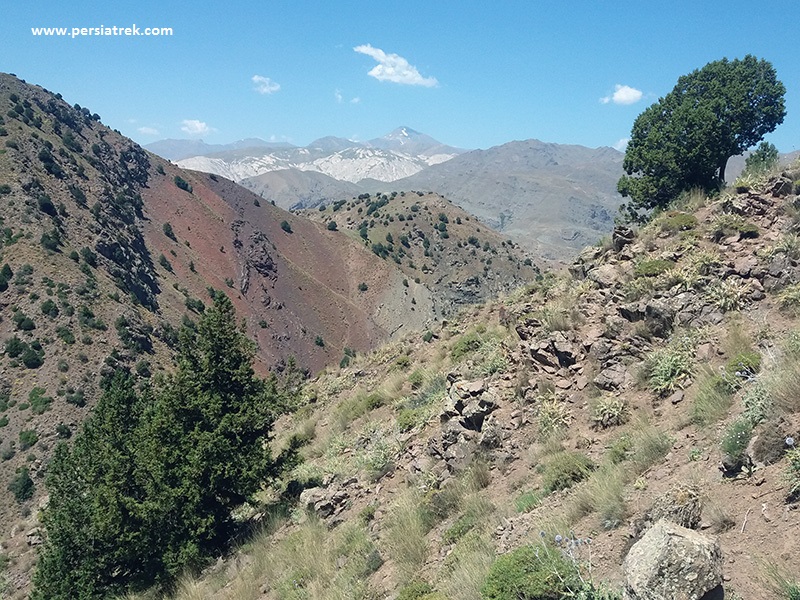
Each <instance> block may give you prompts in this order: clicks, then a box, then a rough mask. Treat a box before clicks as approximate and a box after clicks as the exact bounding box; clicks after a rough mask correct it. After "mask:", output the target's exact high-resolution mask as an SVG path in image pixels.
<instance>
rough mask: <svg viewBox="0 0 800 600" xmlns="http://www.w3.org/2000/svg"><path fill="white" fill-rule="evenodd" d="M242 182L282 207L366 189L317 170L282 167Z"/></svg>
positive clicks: (307, 204) (306, 204)
mask: <svg viewBox="0 0 800 600" xmlns="http://www.w3.org/2000/svg"><path fill="white" fill-rule="evenodd" d="M239 184H240V185H241V186H242V187H245V188H247V189H248V190H250V191H252V192H253V193H255V194H258V195H259V196H261V197H262V198H264V199H265V200H266V201H268V202H275V204H277V205H278V206H280V207H282V208H286V209H289V208H309V207H314V206H318V205H320V204H322V203H325V202H333V201H336V200H340V199H342V198H349V197H352V196H358V195H359V194H361V193H362V192H363V191H364V190H363V188H361V187H359V186H358V185H356V184H354V183H350V182H349V181H339V180H338V179H334V178H333V177H329V176H327V175H324V174H322V173H317V172H316V171H300V170H298V169H281V170H279V171H269V172H267V173H264V174H262V175H257V176H255V177H248V178H247V179H242V180H241V181H240V182H239Z"/></svg>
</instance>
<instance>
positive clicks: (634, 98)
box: [600, 83, 642, 104]
mask: <svg viewBox="0 0 800 600" xmlns="http://www.w3.org/2000/svg"><path fill="white" fill-rule="evenodd" d="M641 99H642V92H641V90H637V89H636V88H632V87H630V86H628V85H620V84H619V83H618V84H617V85H615V86H614V93H613V94H611V95H610V96H603V97H602V98H600V102H602V103H603V104H608V103H609V102H613V103H614V104H635V103H637V102H638V101H639V100H641Z"/></svg>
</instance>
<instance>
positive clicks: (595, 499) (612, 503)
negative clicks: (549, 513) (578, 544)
mask: <svg viewBox="0 0 800 600" xmlns="http://www.w3.org/2000/svg"><path fill="white" fill-rule="evenodd" d="M625 471H626V467H625V466H624V465H619V464H617V465H612V464H606V465H603V466H602V467H601V468H600V469H598V470H597V471H595V472H594V473H593V474H592V476H591V477H590V478H589V479H588V481H586V482H584V483H583V484H581V485H580V486H579V487H578V489H577V490H576V491H575V496H574V503H573V505H572V507H571V509H570V512H569V517H570V519H571V520H575V521H577V520H578V519H580V518H581V517H583V516H585V515H588V514H592V513H596V514H597V517H598V519H599V521H600V526H601V527H602V528H603V529H614V528H616V527H618V526H619V525H620V524H622V523H623V521H624V520H625V517H626V515H627V507H626V505H625V484H626V476H625Z"/></svg>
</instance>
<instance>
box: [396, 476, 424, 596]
mask: <svg viewBox="0 0 800 600" xmlns="http://www.w3.org/2000/svg"><path fill="white" fill-rule="evenodd" d="M423 506H424V505H423V503H422V499H421V497H420V495H419V493H417V492H416V491H414V490H409V491H407V492H405V493H404V494H402V495H401V496H400V497H399V498H398V499H397V501H396V502H395V504H394V506H393V507H392V510H391V516H390V517H389V522H390V523H391V525H390V527H389V529H388V531H387V533H386V537H385V550H386V555H387V556H388V557H389V558H391V559H392V562H393V563H394V565H395V567H396V568H397V570H398V572H399V574H400V575H401V576H402V577H403V578H404V580H405V581H410V580H411V579H413V578H414V577H415V576H417V575H418V574H419V571H420V569H421V568H422V566H423V565H424V564H425V561H426V560H427V558H428V553H429V547H428V539H427V537H426V536H427V534H428V530H429V528H430V518H429V516H428V515H427V514H426V512H425V510H424V508H423Z"/></svg>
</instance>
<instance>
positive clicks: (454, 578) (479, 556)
mask: <svg viewBox="0 0 800 600" xmlns="http://www.w3.org/2000/svg"><path fill="white" fill-rule="evenodd" d="M494 560H495V553H494V544H492V542H491V539H490V538H489V536H488V534H487V535H478V534H476V533H474V532H470V533H469V534H467V535H465V536H464V537H463V538H461V540H459V542H458V543H457V544H456V546H455V548H454V549H453V551H452V553H451V554H450V555H449V556H448V557H447V559H446V561H445V568H444V569H443V571H442V579H441V581H440V582H439V584H438V585H437V587H438V588H439V589H441V590H442V591H443V592H444V593H445V594H446V597H447V598H448V599H450V600H478V599H479V598H481V588H482V587H483V582H484V580H485V579H486V575H487V574H488V573H489V569H490V568H491V566H492V563H494Z"/></svg>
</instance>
